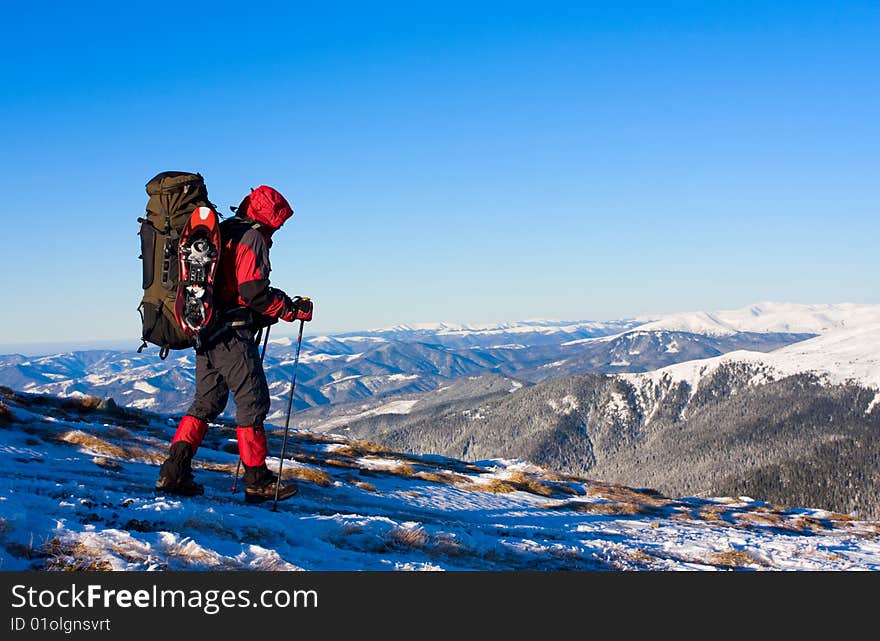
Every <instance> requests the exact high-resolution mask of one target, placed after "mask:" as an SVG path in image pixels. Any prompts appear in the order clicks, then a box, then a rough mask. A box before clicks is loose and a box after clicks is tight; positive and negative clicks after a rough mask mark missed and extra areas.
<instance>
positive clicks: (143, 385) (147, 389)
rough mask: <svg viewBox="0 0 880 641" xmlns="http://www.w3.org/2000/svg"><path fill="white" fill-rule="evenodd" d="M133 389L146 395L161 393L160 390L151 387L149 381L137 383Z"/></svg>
mask: <svg viewBox="0 0 880 641" xmlns="http://www.w3.org/2000/svg"><path fill="white" fill-rule="evenodd" d="M132 387H134V389H136V390H138V391H139V392H144V393H145V394H156V393H158V392H159V388H158V387H155V386H153V385H150V384H149V383H148V382H147V381H137V382H136V383H135V384H134V385H133V386H132Z"/></svg>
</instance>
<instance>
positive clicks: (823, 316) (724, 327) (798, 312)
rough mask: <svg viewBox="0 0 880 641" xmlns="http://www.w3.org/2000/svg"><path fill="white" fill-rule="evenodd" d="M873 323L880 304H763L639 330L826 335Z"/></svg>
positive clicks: (666, 320)
mask: <svg viewBox="0 0 880 641" xmlns="http://www.w3.org/2000/svg"><path fill="white" fill-rule="evenodd" d="M874 323H880V305H857V304H851V303H842V304H823V305H799V304H795V303H773V302H764V303H756V304H754V305H749V306H748V307H743V308H740V309H734V310H726V311H717V312H689V313H680V314H670V315H668V316H663V317H661V318H659V319H656V320H652V321H650V322H647V323H645V324H644V325H640V326H639V327H638V329H639V330H642V331H656V330H668V331H677V332H690V333H693V334H710V335H721V336H724V335H730V334H735V333H737V332H761V333H771V332H772V333H780V332H781V333H792V334H824V333H826V332H829V331H832V330H836V329H845V328H850V327H856V326H863V325H867V324H874Z"/></svg>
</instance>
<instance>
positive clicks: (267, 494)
mask: <svg viewBox="0 0 880 641" xmlns="http://www.w3.org/2000/svg"><path fill="white" fill-rule="evenodd" d="M298 491H299V486H297V484H296V483H295V482H293V481H288V482H287V483H282V484H281V487H280V488H278V500H279V501H283V500H284V499H289V498H290V497H291V496H294V495H295V494H296V493H297V492H298ZM244 500H245V501H247V502H248V503H264V502H265V501H274V500H275V481H272V482H271V483H268V484H266V485H264V486H263V487H246V488H245V489H244Z"/></svg>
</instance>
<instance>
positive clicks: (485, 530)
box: [0, 392, 880, 571]
mask: <svg viewBox="0 0 880 641" xmlns="http://www.w3.org/2000/svg"><path fill="white" fill-rule="evenodd" d="M2 399H3V401H4V402H0V451H2V452H3V453H4V454H5V455H6V457H5V462H4V465H3V466H2V469H0V570H4V571H8V570H44V569H50V570H166V569H169V570H298V569H305V570H492V571H499V570H533V571H534V570H615V569H623V570H681V569H684V570H716V569H722V570H735V569H747V570H856V569H864V570H877V569H880V544H878V535H880V523H878V522H873V521H860V520H856V519H853V518H852V517H849V516H847V515H844V514H838V513H834V512H828V511H823V510H816V509H805V508H788V509H785V508H780V507H777V506H773V505H769V504H767V503H763V502H760V501H756V500H754V499H751V498H749V497H747V496H735V497H720V498H708V497H689V498H667V497H664V496H662V495H660V494H658V493H656V492H652V491H649V490H644V489H632V488H629V487H626V486H622V485H615V484H610V483H601V482H595V481H589V480H586V479H583V478H578V477H573V476H563V475H559V474H553V473H550V472H548V471H547V470H545V469H543V468H541V467H538V466H535V465H531V464H528V463H525V462H522V461H512V460H500V459H493V460H484V461H478V462H470V463H469V462H464V461H460V460H455V459H450V458H444V457H440V456H433V455H424V456H419V455H413V454H406V453H402V452H397V451H392V450H389V449H386V448H382V447H379V446H376V445H373V444H370V443H366V442H362V441H351V440H348V439H346V438H343V437H340V436H334V435H319V434H309V433H306V432H300V431H294V432H293V434H292V438H291V442H290V444H291V447H290V449H289V451H290V452H291V453H292V454H291V457H290V460H288V461H286V464H285V477H287V478H295V479H297V481H298V483H299V486H300V491H299V493H298V495H297V496H295V497H294V498H292V499H289V500H288V501H285V502H282V503H280V504H279V506H278V507H279V511H278V512H272V511H271V510H270V509H268V508H266V507H264V506H253V505H248V504H246V503H244V501H243V499H242V497H241V495H240V494H238V495H234V494H231V493H230V478H231V475H232V472H233V470H234V469H235V461H236V452H235V447H234V445H233V432H232V430H231V429H230V428H226V427H223V426H220V425H217V426H212V428H211V429H210V430H209V431H208V436H207V439H206V441H205V442H204V443H203V445H202V447H201V448H200V449H199V453H198V457H197V459H196V463H195V467H196V469H195V473H196V475H197V478H198V479H199V480H200V481H201V482H203V483H205V485H206V494H205V495H204V496H201V497H194V498H187V499H182V498H177V497H172V496H155V495H154V494H153V491H152V486H153V483H154V481H155V478H156V475H157V473H158V462H159V461H161V459H162V458H163V456H164V452H165V448H166V447H167V443H168V441H169V440H170V438H171V435H172V434H173V431H174V424H173V422H171V421H168V420H166V419H163V418H161V417H157V416H155V415H151V414H147V413H145V412H142V411H139V410H119V409H114V408H108V409H105V410H100V409H96V408H95V407H93V406H92V405H91V404H90V403H78V402H76V401H73V400H69V399H68V400H63V399H53V398H48V397H43V398H39V397H34V396H29V395H20V394H12V393H9V392H7V393H5V394H4V395H3V397H2ZM278 441H279V439H278V434H277V433H276V434H271V435H270V451H271V452H277V451H278V450H279V442H278ZM269 465H270V467H275V466H277V465H278V459H273V458H270V460H269Z"/></svg>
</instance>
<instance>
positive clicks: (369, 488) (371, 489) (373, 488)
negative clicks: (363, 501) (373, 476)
mask: <svg viewBox="0 0 880 641" xmlns="http://www.w3.org/2000/svg"><path fill="white" fill-rule="evenodd" d="M351 483H352V485H354V486H355V487H359V488H360V489H362V490H364V491H366V492H374V493H375V492H377V490H376V486H375V485H373V484H372V483H367V482H366V481H352V482H351Z"/></svg>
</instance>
